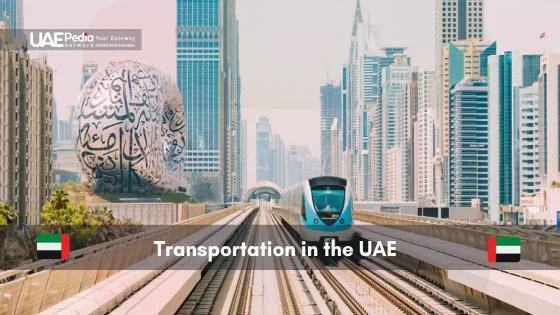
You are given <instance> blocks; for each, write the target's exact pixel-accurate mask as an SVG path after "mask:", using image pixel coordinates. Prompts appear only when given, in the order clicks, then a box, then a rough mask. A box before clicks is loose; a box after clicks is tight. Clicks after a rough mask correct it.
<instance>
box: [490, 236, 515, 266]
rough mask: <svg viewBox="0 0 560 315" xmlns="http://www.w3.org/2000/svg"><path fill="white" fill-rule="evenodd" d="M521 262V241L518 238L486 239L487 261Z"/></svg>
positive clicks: (494, 237) (500, 237) (498, 237)
mask: <svg viewBox="0 0 560 315" xmlns="http://www.w3.org/2000/svg"><path fill="white" fill-rule="evenodd" d="M520 260H521V240H520V239H519V237H511V236H491V237H489V238H488V261H489V262H492V263H495V262H519V261H520Z"/></svg>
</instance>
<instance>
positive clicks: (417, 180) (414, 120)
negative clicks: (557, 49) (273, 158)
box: [321, 0, 560, 223]
mask: <svg viewBox="0 0 560 315" xmlns="http://www.w3.org/2000/svg"><path fill="white" fill-rule="evenodd" d="M484 3H485V0H437V1H436V5H435V12H436V14H435V19H436V23H435V25H436V26H435V33H436V40H435V44H436V50H435V59H436V60H435V61H436V62H435V69H419V68H417V67H415V66H413V64H412V63H411V59H410V57H409V56H408V55H407V53H406V48H403V47H387V48H382V49H379V48H378V45H379V41H378V40H377V38H378V35H379V34H378V29H377V28H376V27H374V26H373V25H371V24H370V23H369V21H368V22H367V23H365V22H364V19H363V17H362V12H361V6H360V1H359V0H357V2H356V8H355V11H354V23H353V26H352V32H351V36H350V54H349V56H348V61H347V62H346V63H345V64H344V66H343V69H342V78H341V81H340V83H339V84H334V83H332V82H331V83H329V84H328V85H326V86H323V87H321V161H322V164H323V169H322V173H323V174H333V175H338V176H342V177H345V178H347V179H349V181H350V183H351V184H352V186H353V188H354V189H353V193H354V196H353V197H354V200H355V201H367V200H370V201H389V202H400V201H418V202H419V203H421V204H423V205H438V204H440V205H442V206H450V207H471V206H472V207H478V208H479V209H480V210H482V211H484V212H486V213H487V214H486V218H487V219H490V220H491V221H493V222H502V223H503V222H505V219H504V215H503V211H504V209H506V208H507V207H509V208H510V209H511V208H512V207H520V206H523V205H525V206H527V205H534V204H535V201H534V200H533V201H529V199H527V198H541V199H542V200H545V202H544V204H543V203H542V202H537V203H539V205H538V206H535V207H536V209H541V211H540V212H543V211H542V209H543V207H546V203H548V202H554V201H550V200H556V199H558V200H557V201H556V204H559V205H560V197H553V198H552V199H551V197H550V196H551V195H550V194H548V195H547V194H546V192H545V190H549V189H550V188H551V187H560V159H559V158H558V156H559V155H560V152H559V150H558V147H559V146H560V144H559V143H558V141H556V139H558V138H559V137H558V135H559V133H558V131H559V130H558V128H559V127H558V119H559V118H558V117H559V116H558V112H559V110H558V104H557V103H558V99H559V98H558V80H559V78H558V73H559V65H560V53H548V54H535V53H533V54H524V53H519V52H512V51H505V52H504V53H503V54H501V55H497V51H498V49H497V45H498V44H497V42H495V41H489V40H486V39H485V33H484V30H485V25H484ZM536 36H538V34H536ZM544 36H545V33H543V34H541V38H542V37H544ZM336 87H339V89H340V91H339V92H338V91H335V90H334V89H335V88H336ZM334 95H340V102H335V101H332V96H334ZM327 96H331V97H330V98H329V97H327ZM335 108H336V112H335V113H333V112H332V110H333V109H335ZM327 140H329V141H327ZM436 160H437V161H438V163H435V161H436ZM440 162H441V163H440ZM436 168H437V169H436ZM440 171H441V174H442V176H437V175H436V174H439V172H440ZM440 191H441V193H438V192H440ZM557 195H559V196H560V194H554V196H557ZM535 196H536V197H535ZM543 196H545V197H543ZM546 196H548V197H546ZM547 198H548V199H547ZM555 198H556V199H555ZM541 199H539V200H541ZM539 207H540V208H539ZM517 212H518V213H521V214H518V215H519V216H520V215H522V212H523V210H520V211H517ZM543 213H545V214H535V215H534V214H531V215H532V217H534V218H536V219H535V220H537V221H536V222H541V223H546V222H552V221H551V220H555V216H554V215H553V214H554V213H553V211H547V212H543ZM508 220H511V216H510V217H509V219H508Z"/></svg>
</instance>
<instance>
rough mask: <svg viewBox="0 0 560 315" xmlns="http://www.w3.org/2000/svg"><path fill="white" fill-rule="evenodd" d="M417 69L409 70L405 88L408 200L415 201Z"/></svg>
mask: <svg viewBox="0 0 560 315" xmlns="http://www.w3.org/2000/svg"><path fill="white" fill-rule="evenodd" d="M418 85H419V84H418V68H413V67H411V68H410V72H409V74H408V87H407V97H408V100H407V103H408V108H407V127H406V128H407V131H406V137H407V145H408V149H407V150H408V157H407V159H408V165H407V166H406V167H407V168H408V170H407V173H408V182H407V183H406V185H408V199H409V200H417V199H418V197H417V196H416V195H417V191H418V190H417V189H418V163H417V162H418V88H419V87H418Z"/></svg>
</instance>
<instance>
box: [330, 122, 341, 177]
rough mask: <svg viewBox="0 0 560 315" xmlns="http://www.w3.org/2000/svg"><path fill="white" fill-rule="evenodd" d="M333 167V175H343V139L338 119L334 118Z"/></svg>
mask: <svg viewBox="0 0 560 315" xmlns="http://www.w3.org/2000/svg"><path fill="white" fill-rule="evenodd" d="M330 147H331V169H330V173H331V175H332V176H339V177H340V176H342V139H341V137H340V130H339V126H338V119H337V118H335V119H333V123H332V125H331V145H330Z"/></svg>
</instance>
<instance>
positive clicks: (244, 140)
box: [239, 119, 247, 199]
mask: <svg viewBox="0 0 560 315" xmlns="http://www.w3.org/2000/svg"><path fill="white" fill-rule="evenodd" d="M240 133H241V139H240V140H241V141H240V145H239V146H240V151H241V153H240V155H241V156H240V159H241V170H240V173H241V181H240V190H241V194H240V196H245V193H246V192H247V120H246V119H243V120H241V126H240ZM239 198H240V199H241V197H239Z"/></svg>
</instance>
